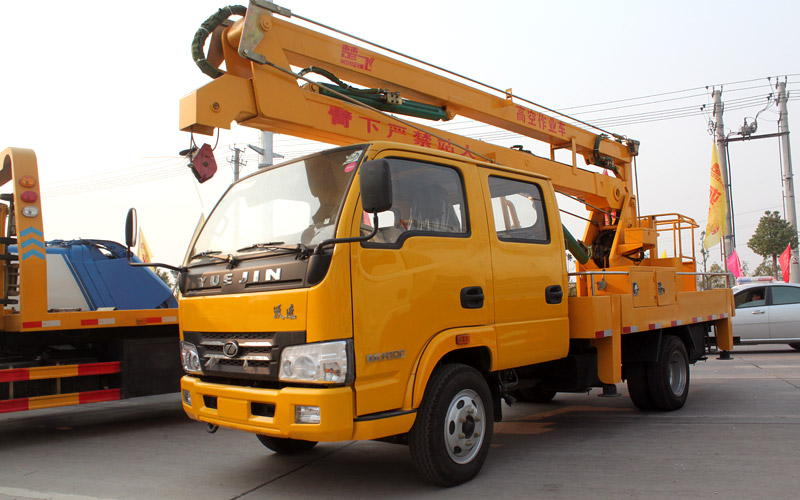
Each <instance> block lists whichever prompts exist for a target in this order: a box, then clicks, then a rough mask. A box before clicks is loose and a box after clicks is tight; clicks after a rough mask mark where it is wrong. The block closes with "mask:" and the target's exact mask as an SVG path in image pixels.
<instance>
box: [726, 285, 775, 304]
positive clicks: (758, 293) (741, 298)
mask: <svg viewBox="0 0 800 500" xmlns="http://www.w3.org/2000/svg"><path fill="white" fill-rule="evenodd" d="M774 294H775V291H774V290H773V300H774V297H775V295H774ZM733 300H734V303H735V305H736V309H744V308H748V307H762V306H763V305H765V304H766V303H767V295H766V289H765V287H763V286H759V287H756V288H748V289H747V290H743V291H741V292H740V293H738V294H736V297H734V299H733Z"/></svg>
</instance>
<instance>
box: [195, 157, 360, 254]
mask: <svg viewBox="0 0 800 500" xmlns="http://www.w3.org/2000/svg"><path fill="white" fill-rule="evenodd" d="M364 150H365V146H364V145H361V146H354V147H348V148H339V149H334V150H330V151H326V152H323V153H320V154H318V155H314V156H310V157H306V158H304V159H301V160H298V161H295V162H291V163H285V164H283V165H278V166H276V167H274V168H270V169H268V170H265V171H262V172H257V173H255V174H253V175H251V176H248V177H246V178H244V179H242V180H241V181H239V182H237V183H236V184H233V185H232V186H231V187H230V188H229V189H228V191H227V192H226V193H225V195H224V196H223V197H222V199H221V200H220V201H219V203H217V206H216V207H215V208H214V210H213V211H212V212H211V215H210V216H209V218H208V221H206V223H205V225H204V226H203V229H202V231H201V232H200V234H199V235H198V237H197V240H196V242H195V244H194V247H193V248H192V251H191V253H190V254H189V255H193V256H196V255H200V256H203V255H216V256H225V255H232V254H236V253H237V252H250V253H257V250H260V249H263V250H265V251H269V250H274V249H275V248H276V247H278V246H280V247H290V246H296V245H297V244H299V243H301V244H303V245H306V246H314V245H316V244H318V243H320V242H321V241H323V240H326V239H329V238H333V237H334V233H335V232H336V224H337V222H338V217H339V212H340V211H341V206H342V203H343V202H344V198H345V195H346V193H347V190H348V188H349V186H350V182H351V180H352V178H353V175H354V172H355V170H356V168H357V166H358V163H359V162H360V161H361V159H362V158H363V153H364Z"/></svg>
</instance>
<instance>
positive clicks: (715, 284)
mask: <svg viewBox="0 0 800 500" xmlns="http://www.w3.org/2000/svg"><path fill="white" fill-rule="evenodd" d="M708 272H709V273H714V274H719V273H724V272H726V271H725V270H724V269H722V266H721V265H719V264H717V263H716V262H714V263H713V264H711V267H710V268H709V269H708ZM727 285H728V277H727V276H709V277H708V288H709V289H711V288H725V287H726V286H727Z"/></svg>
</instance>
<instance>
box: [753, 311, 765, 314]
mask: <svg viewBox="0 0 800 500" xmlns="http://www.w3.org/2000/svg"><path fill="white" fill-rule="evenodd" d="M753 314H764V311H753Z"/></svg>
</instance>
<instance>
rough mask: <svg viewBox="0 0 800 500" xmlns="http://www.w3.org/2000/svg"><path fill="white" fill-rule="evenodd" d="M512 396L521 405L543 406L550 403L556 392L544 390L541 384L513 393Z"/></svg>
mask: <svg viewBox="0 0 800 500" xmlns="http://www.w3.org/2000/svg"><path fill="white" fill-rule="evenodd" d="M512 395H513V396H514V397H515V398H516V399H517V400H518V401H520V402H522V403H539V404H543V403H549V402H550V401H552V400H553V398H554V397H556V391H551V390H549V389H545V388H544V387H542V385H541V384H537V385H535V386H533V387H526V388H525V389H520V390H518V391H514V393H513V394H512Z"/></svg>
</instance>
